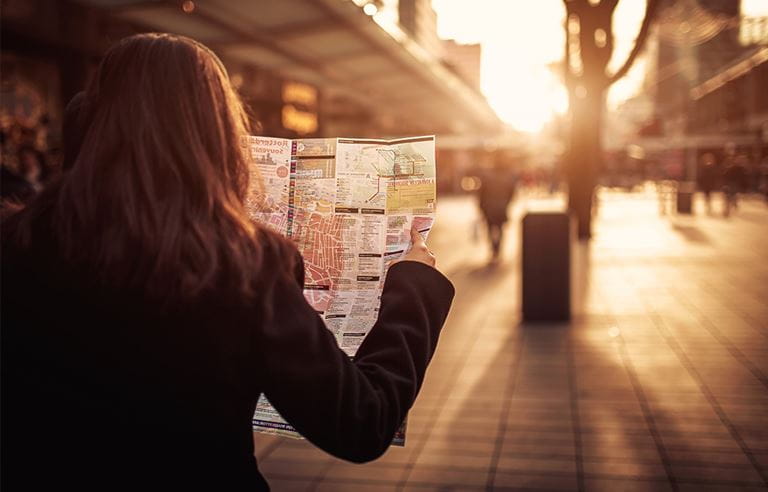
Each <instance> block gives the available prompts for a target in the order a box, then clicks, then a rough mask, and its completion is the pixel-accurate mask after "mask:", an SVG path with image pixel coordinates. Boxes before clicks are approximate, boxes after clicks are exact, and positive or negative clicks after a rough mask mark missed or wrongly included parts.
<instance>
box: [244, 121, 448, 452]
mask: <svg viewBox="0 0 768 492" xmlns="http://www.w3.org/2000/svg"><path fill="white" fill-rule="evenodd" d="M248 145H249V149H250V154H251V158H252V168H251V183H252V184H253V186H252V188H251V190H250V191H249V197H248V200H247V207H248V211H249V213H250V215H251V216H252V217H253V218H254V219H256V220H258V221H260V222H262V223H263V224H266V225H267V226H268V227H270V228H272V229H273V230H275V231H277V232H279V233H280V234H282V235H284V236H286V237H289V238H291V239H292V240H293V241H294V242H295V244H296V246H297V247H298V249H299V251H300V252H301V254H302V256H303V258H304V266H305V283H304V297H305V298H306V299H307V301H308V302H309V304H310V305H311V306H312V307H313V308H314V309H315V311H317V313H318V314H319V315H320V316H321V317H322V319H323V320H324V321H325V325H326V327H327V328H328V329H329V330H330V331H331V333H333V334H334V336H335V337H336V340H337V342H338V344H339V347H340V348H341V349H342V350H343V351H344V352H346V353H347V355H349V356H350V357H351V356H353V355H354V354H355V352H356V351H357V349H358V347H359V346H360V344H361V343H362V341H363V339H364V338H365V336H366V335H367V334H368V331H370V329H371V328H372V327H373V324H374V323H375V321H376V318H377V316H378V312H379V304H380V301H381V291H382V288H383V286H384V279H385V274H386V270H387V268H388V267H389V265H390V264H391V263H392V262H393V261H396V260H398V259H400V258H401V257H402V256H403V255H404V254H405V252H406V251H407V250H408V248H409V246H410V241H411V239H410V229H411V226H412V225H414V224H415V226H416V228H417V229H418V230H419V232H420V233H421V234H422V235H423V236H424V237H425V238H426V236H427V235H428V234H429V231H430V229H431V228H432V223H433V221H434V213H435V201H436V191H435V190H436V187H435V183H436V177H435V138H434V136H427V137H411V138H402V139H396V140H374V139H346V138H338V139H337V138H325V139H296V140H288V139H281V138H271V137H249V140H248ZM258 183H263V185H264V186H263V189H262V188H260V187H258V186H257V185H258ZM253 426H254V429H255V430H258V431H262V432H269V433H278V434H284V435H289V436H292V437H300V436H299V435H298V434H297V433H296V432H295V431H293V429H292V428H291V426H290V424H288V423H287V422H285V420H283V419H282V417H280V415H279V414H278V413H277V412H276V411H275V410H274V408H272V406H271V405H269V402H268V401H267V400H266V399H265V398H264V397H263V396H262V398H260V400H259V402H258V405H257V408H256V413H255V414H254V417H253ZM404 440H405V433H404V428H403V429H401V432H399V433H398V435H397V436H396V437H395V440H394V441H393V444H400V445H403V444H404Z"/></svg>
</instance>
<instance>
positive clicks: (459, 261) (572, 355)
mask: <svg viewBox="0 0 768 492" xmlns="http://www.w3.org/2000/svg"><path fill="white" fill-rule="evenodd" d="M600 200H601V204H602V205H601V209H600V214H599V216H598V217H597V219H596V224H595V237H594V239H593V241H592V242H591V244H590V245H588V246H586V245H580V246H579V247H578V248H577V249H576V251H575V254H574V256H575V258H576V265H575V272H576V275H575V277H576V278H575V288H576V290H577V291H578V292H579V295H578V296H577V299H576V301H575V303H576V307H575V309H576V312H577V314H576V316H575V317H574V320H573V321H572V322H571V323H569V324H567V325H525V324H521V323H520V315H519V311H520V302H519V299H520V288H519V282H520V278H519V270H520V268H519V258H518V246H519V240H520V238H519V235H518V232H519V222H518V221H519V217H520V215H521V213H522V211H523V209H524V208H526V207H538V206H541V204H542V203H543V201H542V200H534V199H530V198H529V199H522V200H520V201H519V202H518V203H517V204H516V205H515V207H514V214H513V215H514V220H513V221H511V222H510V224H509V227H508V235H507V238H506V241H505V245H504V246H503V248H504V257H503V259H502V261H501V262H500V263H499V264H498V265H496V266H489V265H488V253H487V251H486V249H487V246H486V244H485V243H484V241H483V239H482V238H480V239H477V240H476V241H473V224H474V222H475V221H476V217H477V215H476V211H475V207H474V203H473V202H472V200H471V198H469V197H458V198H449V199H445V200H443V201H442V202H441V203H440V204H439V210H440V213H439V217H438V225H437V227H436V228H435V230H434V231H433V235H432V236H431V237H430V246H431V247H432V249H433V250H435V252H436V254H437V258H438V266H439V267H440V269H441V270H442V271H444V272H445V273H446V274H447V275H448V276H449V277H450V278H451V279H452V280H453V282H454V283H455V285H456V289H457V296H456V300H455V302H454V306H453V310H452V313H451V315H450V317H449V320H448V323H447V325H446V327H445V329H444V331H443V335H442V337H441V340H440V345H439V347H438V352H437V355H436V356H435V359H434V361H433V363H432V365H431V367H430V369H429V372H428V374H427V379H426V382H425V384H424V387H423V389H422V392H421V394H420V396H419V398H418V400H417V402H416V405H415V407H414V408H413V410H412V411H411V413H410V416H409V424H408V435H407V443H406V444H407V445H406V447H404V448H394V447H393V448H391V449H390V450H389V451H388V452H387V454H386V455H385V456H384V457H382V458H381V459H380V460H378V461H376V462H373V463H370V464H366V465H354V464H348V463H345V462H342V461H340V460H337V459H334V458H331V457H328V456H327V455H325V454H324V453H322V452H321V451H318V450H316V449H314V448H313V447H312V446H311V445H309V444H308V443H306V442H304V441H296V440H290V439H285V438H275V437H271V436H261V435H259V436H257V437H256V442H257V454H258V456H259V463H260V467H261V469H262V471H263V473H264V474H265V475H266V477H267V478H268V480H269V481H270V483H271V484H272V487H273V489H274V490H276V491H278V492H280V491H294V490H301V491H311V490H318V491H363V492H364V491H390V490H414V491H416V490H418V491H422V490H461V491H464V490H504V489H508V490H529V489H530V490H606V491H617V490H626V491H635V490H683V491H688V490H690V491H699V490H750V491H751V490H755V491H757V490H766V489H768V206H766V205H765V204H764V203H763V202H760V201H758V200H750V201H745V202H743V203H742V204H741V208H740V210H739V211H738V212H737V213H736V214H735V215H733V216H732V217H730V218H729V219H724V218H721V217H710V216H706V215H704V214H703V207H701V206H700V205H701V204H700V203H697V204H696V205H697V208H698V210H697V212H699V214H698V215H695V216H692V217H685V216H660V215H659V212H658V203H657V201H656V199H655V195H654V194H652V193H650V192H648V193H636V194H619V193H612V192H603V193H601V195H600Z"/></svg>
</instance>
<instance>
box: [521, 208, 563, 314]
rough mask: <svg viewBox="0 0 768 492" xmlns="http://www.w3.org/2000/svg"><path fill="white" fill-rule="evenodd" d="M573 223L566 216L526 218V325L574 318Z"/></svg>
mask: <svg viewBox="0 0 768 492" xmlns="http://www.w3.org/2000/svg"><path fill="white" fill-rule="evenodd" d="M572 240H573V223H572V220H571V217H570V216H569V215H568V214H567V213H564V212H529V213H527V214H526V215H525V217H523V233H522V241H523V245H522V261H523V267H522V277H523V279H522V282H523V286H522V292H523V320H524V321H568V320H569V319H570V318H571V241H572Z"/></svg>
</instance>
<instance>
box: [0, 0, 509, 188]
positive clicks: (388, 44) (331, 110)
mask: <svg viewBox="0 0 768 492" xmlns="http://www.w3.org/2000/svg"><path fill="white" fill-rule="evenodd" d="M368 3H370V2H367V1H363V0H354V1H353V0H342V1H338V0H281V1H280V2H272V1H267V0H252V1H231V0H197V1H191V0H187V1H184V2H181V1H178V2H177V1H170V0H169V1H153V2H146V1H142V0H3V3H2V14H1V17H0V20H1V21H2V30H1V33H0V34H1V35H2V85H1V87H2V114H3V115H4V116H3V121H6V122H8V121H10V120H14V121H17V120H19V119H18V118H17V116H16V115H20V116H19V117H20V118H21V120H23V122H24V125H27V126H29V125H34V124H36V123H35V122H36V121H37V123H39V122H41V121H45V122H46V125H48V126H49V127H50V129H51V131H50V135H49V138H50V140H51V141H53V142H55V141H56V140H57V138H58V129H59V128H60V122H61V114H62V112H63V108H64V106H65V105H66V103H67V101H69V99H70V98H71V97H72V96H73V95H74V94H75V93H77V92H78V91H80V90H83V89H84V88H85V86H86V84H87V81H88V79H89V77H90V75H91V74H92V73H93V72H94V71H95V69H96V67H97V66H98V63H99V60H100V58H101V56H102V55H103V53H104V52H105V51H106V50H107V49H108V47H109V46H110V45H111V44H112V43H114V42H115V41H117V40H119V39H121V38H123V37H125V36H128V35H131V34H135V33H139V32H149V31H160V32H173V33H178V34H182V35H186V36H190V37H192V38H195V39H197V40H200V41H201V42H203V43H205V44H206V45H208V46H210V47H211V48H212V49H213V50H214V51H215V52H216V53H217V55H219V57H220V58H221V59H222V61H223V62H224V64H225V65H226V66H227V69H228V71H229V73H230V76H231V79H232V82H233V85H235V87H236V88H237V90H238V91H239V92H240V94H241V96H242V98H243V100H244V101H245V103H246V104H247V106H248V108H249V111H250V117H251V119H252V123H253V124H254V128H255V129H256V130H258V131H259V132H260V133H262V134H266V135H271V136H277V137H288V138H292V137H314V136H358V137H387V136H402V135H416V134H437V135H438V142H439V141H440V138H439V137H440V136H450V135H457V134H467V133H472V132H475V133H476V134H478V135H494V134H496V133H497V132H499V131H500V129H501V127H502V124H501V122H500V120H499V119H498V117H497V116H496V114H495V112H494V111H493V110H492V109H491V108H490V106H489V105H488V102H487V101H486V100H485V98H484V97H483V96H482V95H481V94H480V92H479V91H478V90H477V88H476V86H474V84H471V83H468V82H467V81H466V78H465V77H463V76H460V75H458V74H457V72H456V71H454V70H452V69H450V68H448V67H447V66H446V65H445V64H444V63H443V61H442V53H443V48H442V42H441V41H440V40H439V39H438V38H437V32H436V17H435V12H434V10H433V9H432V8H431V2H430V1H428V0H424V1H421V2H411V3H412V5H409V2H408V1H405V0H401V1H400V2H399V5H398V9H397V10H398V12H400V11H402V12H403V13H404V15H403V16H401V17H400V19H398V23H396V24H395V25H394V26H388V25H385V24H384V23H383V22H381V21H380V19H378V18H377V17H374V16H373V15H372V14H367V12H370V11H368V10H365V7H366V5H367V4H368ZM374 3H378V4H379V5H382V2H374ZM409 8H410V10H409ZM409 12H410V13H409ZM53 146H54V147H55V146H56V144H53ZM439 174H440V173H439Z"/></svg>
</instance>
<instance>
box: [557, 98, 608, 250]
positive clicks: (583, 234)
mask: <svg viewBox="0 0 768 492" xmlns="http://www.w3.org/2000/svg"><path fill="white" fill-rule="evenodd" d="M581 89H582V91H581V92H580V93H579V92H577V91H574V93H572V94H571V97H570V100H571V103H570V104H571V122H570V123H571V127H570V132H569V137H570V145H569V154H568V157H567V160H566V166H567V167H566V175H567V181H568V209H569V210H571V212H572V213H573V214H574V216H575V217H576V219H577V221H578V237H579V239H589V238H590V237H591V236H592V203H593V194H594V190H595V186H596V185H597V175H598V172H599V170H600V169H601V168H602V164H603V163H602V152H601V149H602V146H601V141H600V136H601V123H602V114H603V110H604V103H605V90H604V89H601V88H599V87H593V88H591V89H584V88H583V86H582V87H581Z"/></svg>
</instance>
